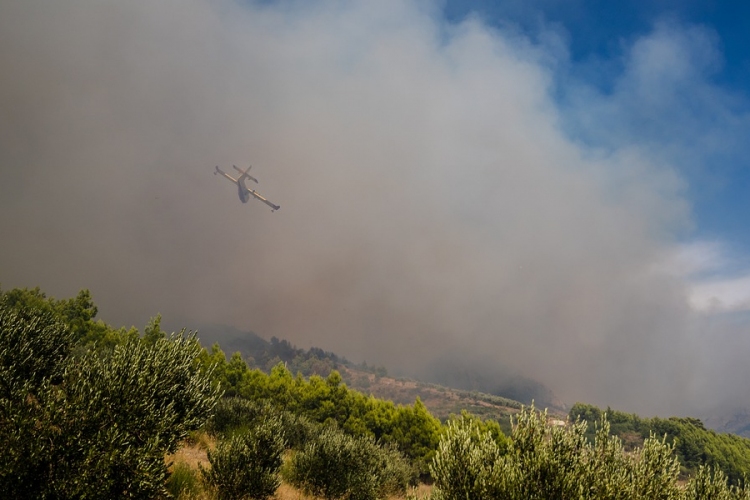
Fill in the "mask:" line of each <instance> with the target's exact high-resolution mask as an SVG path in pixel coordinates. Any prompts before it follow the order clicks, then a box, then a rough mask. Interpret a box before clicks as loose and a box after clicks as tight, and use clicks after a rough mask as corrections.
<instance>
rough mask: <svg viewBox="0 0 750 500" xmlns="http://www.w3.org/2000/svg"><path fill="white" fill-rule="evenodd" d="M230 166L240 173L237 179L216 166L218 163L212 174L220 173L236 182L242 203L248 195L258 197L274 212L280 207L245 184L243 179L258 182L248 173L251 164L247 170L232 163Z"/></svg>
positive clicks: (245, 201)
mask: <svg viewBox="0 0 750 500" xmlns="http://www.w3.org/2000/svg"><path fill="white" fill-rule="evenodd" d="M232 166H233V167H234V169H235V170H236V171H237V172H239V173H241V174H242V175H240V176H239V177H238V178H237V179H235V178H234V177H232V176H231V175H229V174H227V173H226V172H224V171H223V170H222V169H220V168H219V167H218V165H217V166H216V171H215V172H214V175H216V174H221V175H223V176H224V177H226V178H227V179H229V180H230V181H232V182H234V183H235V184H237V189H238V193H239V195H240V201H242V203H247V200H249V199H250V196H253V197H254V198H255V199H258V200H260V201H262V202H263V203H265V204H266V205H268V206H269V207H271V212H275V211H276V210H278V209H279V208H281V207H280V206H279V205H274V204H273V203H271V202H270V201H268V200H267V199H265V198H264V197H263V196H261V195H260V194H259V193H257V192H255V189H248V188H247V186H245V179H250V180H251V181H255V183H256V184H257V183H258V179H256V178H255V177H253V176H252V175H250V174H249V173H248V172H250V169H251V168H253V167H252V165H250V166H249V167H247V170H244V171H243V170H240V168H239V167H237V165H232Z"/></svg>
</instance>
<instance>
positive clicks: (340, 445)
mask: <svg viewBox="0 0 750 500" xmlns="http://www.w3.org/2000/svg"><path fill="white" fill-rule="evenodd" d="M410 476H411V469H410V467H409V466H408V464H407V463H406V462H405V461H404V460H403V458H402V456H401V455H400V453H399V452H398V451H396V450H395V449H393V448H382V447H380V446H378V445H377V444H376V443H375V441H374V440H373V439H372V438H371V437H368V436H359V437H352V436H349V435H347V434H344V433H343V432H341V431H340V430H339V429H336V428H335V427H333V426H326V427H325V428H324V429H323V430H322V431H321V432H320V433H319V434H318V435H317V436H315V437H314V438H313V439H311V440H310V441H308V442H307V444H306V445H305V447H304V448H303V449H302V450H301V451H299V452H298V453H296V454H295V455H294V456H293V457H292V460H291V467H290V473H289V478H288V480H289V481H290V482H291V483H292V484H293V485H295V486H297V487H298V488H300V489H302V490H303V491H305V492H306V493H308V494H311V495H314V496H319V497H323V498H326V499H339V498H346V499H348V500H374V499H378V498H385V497H387V496H388V495H392V494H403V493H404V492H405V491H406V486H407V484H408V481H409V478H410Z"/></svg>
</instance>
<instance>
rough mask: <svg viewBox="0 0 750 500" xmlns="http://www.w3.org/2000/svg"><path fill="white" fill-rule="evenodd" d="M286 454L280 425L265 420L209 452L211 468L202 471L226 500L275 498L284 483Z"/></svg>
mask: <svg viewBox="0 0 750 500" xmlns="http://www.w3.org/2000/svg"><path fill="white" fill-rule="evenodd" d="M283 452H284V439H283V431H282V427H281V423H280V421H279V420H278V419H276V418H266V419H264V420H263V421H262V422H260V423H259V424H258V425H256V426H255V427H253V428H252V429H249V430H248V431H246V432H242V433H236V434H233V435H232V436H230V437H229V438H227V439H225V440H223V441H220V442H219V444H218V445H217V447H216V449H215V450H213V451H210V450H209V452H208V461H209V463H210V464H211V468H210V469H208V470H205V469H203V470H202V471H203V476H204V478H205V480H206V482H207V483H208V484H209V485H211V486H213V487H214V488H215V489H216V491H217V493H218V494H219V497H220V498H222V499H226V500H234V499H242V498H252V499H263V500H264V499H266V498H269V497H271V496H273V495H274V493H276V490H277V489H278V487H279V485H280V484H281V479H280V477H279V471H280V469H281V464H282V454H283Z"/></svg>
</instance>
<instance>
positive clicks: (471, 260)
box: [0, 0, 736, 413]
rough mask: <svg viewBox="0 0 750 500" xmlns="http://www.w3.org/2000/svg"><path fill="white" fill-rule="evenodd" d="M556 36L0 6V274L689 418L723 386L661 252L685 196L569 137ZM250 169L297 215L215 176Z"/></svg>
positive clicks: (660, 173)
mask: <svg viewBox="0 0 750 500" xmlns="http://www.w3.org/2000/svg"><path fill="white" fill-rule="evenodd" d="M559 43H560V42H559V40H558V39H556V38H554V37H551V38H550V39H549V40H548V42H547V45H538V44H536V45H535V44H532V43H530V42H528V41H527V40H525V39H524V38H523V37H520V36H518V35H517V34H514V33H513V32H511V31H509V32H508V33H504V32H502V31H497V30H491V29H489V28H487V27H486V26H484V25H483V24H481V23H480V22H478V21H476V20H467V21H466V22H463V23H461V24H459V25H446V24H444V23H443V22H441V21H439V20H438V16H437V15H436V12H435V11H433V10H432V7H431V6H430V5H428V4H426V3H425V2H417V1H414V2H404V1H400V0H399V1H392V2H391V1H385V2H343V3H342V2H335V1H334V2H314V3H312V4H310V3H307V2H280V3H279V4H272V5H265V3H264V5H255V4H249V5H244V3H243V5H239V4H236V3H233V2H229V1H221V0H219V1H208V0H205V1H204V0H180V1H177V0H166V1H159V2H152V1H147V0H142V1H141V0H134V1H129V2H119V1H100V0H96V1H94V0H69V1H66V2H45V1H35V0H29V1H24V2H3V4H2V6H0V67H1V68H2V77H0V161H1V162H2V170H1V171H0V234H2V241H3V243H2V245H0V271H1V274H0V283H2V286H3V288H8V287H12V286H36V285H40V286H41V287H42V288H43V289H44V290H46V291H47V292H48V293H50V294H52V295H55V296H57V297H67V296H71V295H73V294H75V293H76V292H77V291H78V290H79V289H81V288H89V289H90V290H91V291H92V293H93V296H94V299H95V301H96V302H97V304H98V305H99V306H100V317H101V318H103V319H105V320H106V321H107V322H110V323H114V324H117V325H119V324H125V325H131V324H136V325H139V326H140V325H143V324H145V322H146V321H147V319H148V317H150V316H152V315H154V314H156V313H157V312H160V313H162V314H163V315H164V316H165V317H166V318H180V320H184V321H185V322H187V324H186V326H188V327H190V326H191V322H194V323H195V324H199V323H207V322H214V323H226V324H231V325H234V326H237V327H240V328H245V329H252V330H253V331H255V332H258V333H260V334H262V335H264V336H266V337H270V336H272V335H273V336H277V337H280V338H286V339H289V340H290V341H292V342H293V343H296V344H297V345H299V346H302V347H308V346H310V345H316V346H319V347H322V348H324V349H327V350H333V351H336V352H338V353H341V354H344V355H346V356H347V357H349V358H350V359H353V360H367V361H368V362H372V363H378V364H384V365H386V366H389V367H392V369H395V370H400V371H402V372H404V373H412V374H419V373H424V372H425V371H426V370H434V369H435V366H436V362H437V360H440V359H444V358H445V357H446V356H448V357H451V358H453V359H456V360H460V362H461V363H465V364H466V366H470V367H474V368H477V367H486V368H488V369H490V370H497V369H499V368H498V367H502V370H504V371H505V372H507V373H518V374H522V375H525V376H529V377H532V378H535V379H537V380H540V381H541V382H543V383H545V384H547V385H548V386H549V387H550V388H551V389H552V390H553V391H555V393H556V394H557V395H558V396H559V397H560V398H561V399H563V400H564V401H566V402H568V403H572V402H574V401H577V400H583V401H587V402H591V403H595V404H601V405H607V404H610V405H612V406H616V407H619V408H623V409H627V410H632V411H644V412H662V413H665V412H672V411H685V410H686V409H691V408H694V407H695V406H694V405H693V404H694V403H696V402H698V401H699V400H700V398H701V397H702V396H703V394H702V393H701V392H702V390H713V389H714V388H715V384H713V382H712V383H710V384H707V383H704V382H705V381H706V380H711V381H717V380H720V379H721V378H722V377H723V378H725V379H726V377H725V375H726V373H724V372H721V371H718V370H719V368H718V367H719V366H721V364H722V362H721V360H722V359H724V358H723V357H722V356H721V355H720V353H718V352H717V353H713V354H712V357H711V358H710V359H711V360H712V362H710V363H709V362H708V361H706V358H703V349H704V347H705V346H704V344H707V345H710V344H711V342H704V341H703V340H702V339H704V337H702V334H701V333H700V328H699V327H700V326H701V325H700V324H699V323H698V322H697V321H696V318H695V313H694V312H692V310H691V309H690V307H689V303H688V300H687V296H688V291H687V287H686V284H685V283H684V282H683V281H682V280H681V278H680V277H679V276H676V275H674V274H670V273H668V272H667V271H665V270H664V269H665V266H663V265H662V263H663V262H664V259H665V256H667V255H669V254H670V253H671V252H672V251H673V249H674V243H673V242H674V241H675V238H676V236H678V235H681V234H685V233H684V231H686V230H687V229H689V227H690V215H689V205H688V203H686V200H685V199H684V197H683V191H684V188H685V185H684V183H683V182H682V181H681V179H680V177H679V176H678V175H677V174H676V173H675V172H674V171H673V170H672V169H671V168H670V166H669V165H668V164H665V163H664V162H661V161H659V159H658V158H659V156H658V155H655V154H652V151H650V150H646V149H641V148H639V147H638V146H637V145H631V146H629V147H620V148H614V149H611V148H610V149H607V150H596V149H592V148H587V147H585V146H582V145H580V144H577V143H575V142H573V141H571V140H569V139H568V138H567V137H566V135H565V134H564V133H563V132H562V130H561V125H560V123H561V121H560V117H559V116H558V111H557V109H556V107H555V104H554V102H553V101H552V99H551V97H550V91H551V84H552V79H551V76H550V71H552V68H551V66H550V65H551V64H554V63H553V62H551V60H552V58H553V56H555V54H559V53H560V50H563V52H564V49H561V48H560V45H559ZM598 105H602V103H601V102H599V103H598ZM233 163H234V164H237V165H238V166H242V167H245V166H247V165H248V164H250V163H252V164H253V166H254V167H253V171H252V172H253V175H255V176H256V177H257V178H258V179H259V180H260V184H259V185H258V186H257V189H258V191H259V192H260V193H262V194H263V195H264V196H266V197H267V198H269V199H270V200H272V201H273V202H275V203H278V204H280V205H281V207H282V208H281V210H280V211H279V212H276V213H273V214H272V213H270V210H269V209H268V208H267V207H266V206H265V205H262V204H261V203H259V202H253V201H250V202H249V203H248V204H247V205H243V204H241V203H240V202H239V200H238V199H237V194H236V189H235V188H234V187H233V186H232V185H231V184H230V183H229V182H227V181H226V180H225V179H222V178H220V177H218V176H213V175H212V171H213V167H214V165H219V166H221V167H223V168H224V169H225V170H226V169H230V170H231V165H232V164H233ZM714 354H715V356H714ZM699 355H700V358H701V362H697V358H698V357H699ZM716 360H719V361H716ZM438 366H439V365H438ZM731 366H732V365H731V364H729V365H726V366H725V368H727V369H731ZM696 367H699V369H698V368H696ZM734 388H736V387H735V386H734V384H731V383H729V384H727V386H725V389H734ZM716 403H717V404H719V403H722V401H716Z"/></svg>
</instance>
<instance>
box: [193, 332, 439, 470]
mask: <svg viewBox="0 0 750 500" xmlns="http://www.w3.org/2000/svg"><path fill="white" fill-rule="evenodd" d="M201 362H202V363H203V366H204V367H206V368H207V369H208V368H209V367H211V368H212V369H213V373H214V376H215V377H216V380H217V381H218V382H219V383H220V384H221V386H222V388H224V390H225V391H226V393H227V394H231V395H235V396H238V397H240V398H243V399H247V400H250V401H256V402H265V403H266V404H268V405H271V406H272V407H274V408H276V409H278V410H286V411H288V412H290V413H293V414H295V415H300V416H304V417H305V418H307V419H309V420H310V421H312V422H318V423H335V424H336V425H337V426H338V427H339V428H340V429H342V430H343V431H344V432H346V433H347V434H350V435H352V436H370V437H372V438H374V439H375V440H376V441H378V442H380V443H383V444H387V443H390V444H394V445H396V446H397V447H398V449H399V450H400V451H401V452H402V453H404V454H405V455H406V456H407V457H408V458H409V459H411V460H413V461H415V462H416V464H417V465H418V467H419V468H420V470H422V471H423V472H427V464H428V463H429V460H430V459H431V458H432V456H433V455H434V453H435V450H436V449H437V443H438V440H439V438H440V432H441V424H440V421H439V420H437V419H436V418H435V417H433V416H432V415H431V414H430V412H429V411H428V410H427V408H426V407H425V406H424V404H423V403H422V402H421V401H419V400H416V401H415V403H414V405H412V406H397V405H395V404H393V403H392V402H390V401H383V400H380V399H376V398H373V397H369V396H365V395H363V394H361V393H359V392H356V391H352V390H350V389H348V388H347V387H346V385H345V384H343V382H342V380H341V376H340V375H339V374H338V372H336V371H334V372H331V374H330V375H329V376H328V377H326V378H325V379H324V378H322V377H319V376H317V375H313V376H311V377H310V378H309V379H305V378H304V377H302V376H301V375H299V374H298V375H297V376H293V375H292V373H291V372H290V371H289V370H288V369H287V368H286V367H285V366H284V365H283V364H278V365H276V366H275V367H274V368H273V369H272V370H271V373H270V374H266V373H264V372H263V371H261V370H258V369H250V368H249V367H248V366H247V364H246V363H245V362H244V361H243V360H242V358H241V357H240V355H239V354H237V353H235V354H234V355H232V357H231V358H230V360H229V361H226V358H225V355H224V353H223V352H222V351H221V349H219V347H218V345H214V346H213V347H212V349H211V352H210V353H209V352H208V351H206V352H205V353H204V354H203V356H202V357H201Z"/></svg>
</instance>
